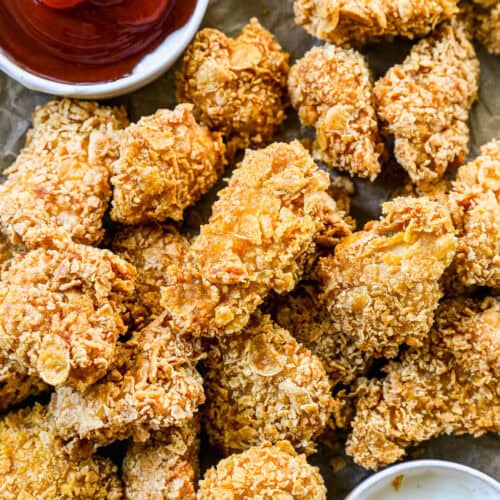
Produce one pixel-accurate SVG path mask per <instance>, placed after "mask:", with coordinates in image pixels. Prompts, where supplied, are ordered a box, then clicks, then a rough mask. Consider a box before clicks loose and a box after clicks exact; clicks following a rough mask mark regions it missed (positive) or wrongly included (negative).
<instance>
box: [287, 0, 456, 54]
mask: <svg viewBox="0 0 500 500" xmlns="http://www.w3.org/2000/svg"><path fill="white" fill-rule="evenodd" d="M457 3H458V0H296V1H295V4H294V11H295V21H296V22H297V24H301V25H302V26H304V28H305V29H306V30H307V31H308V32H309V33H311V35H313V36H315V37H317V38H320V39H321V40H326V41H328V42H331V43H335V44H337V45H346V44H351V45H353V46H357V47H359V46H362V45H364V44H366V43H368V42H376V41H380V40H381V39H387V40H392V39H393V38H394V37H396V36H403V37H406V38H410V39H413V38H415V37H421V36H424V35H427V34H428V33H430V32H431V31H433V30H434V28H435V27H436V26H437V25H438V24H439V23H440V22H442V21H444V20H445V19H450V18H451V17H452V16H453V15H455V14H456V13H457V12H458V8H457Z"/></svg>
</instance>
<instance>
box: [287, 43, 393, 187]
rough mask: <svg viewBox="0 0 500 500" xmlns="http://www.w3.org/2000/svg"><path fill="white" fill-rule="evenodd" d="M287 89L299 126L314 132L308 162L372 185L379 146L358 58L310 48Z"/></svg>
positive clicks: (331, 48) (369, 87)
mask: <svg viewBox="0 0 500 500" xmlns="http://www.w3.org/2000/svg"><path fill="white" fill-rule="evenodd" d="M288 89H289V94H290V99H291V101H292V105H293V106H294V108H296V109H297V111H298V113H299V117H300V121H301V123H302V124H303V125H305V126H311V127H314V128H315V129H316V140H315V142H314V145H313V156H314V158H315V159H316V160H320V161H323V162H325V163H326V164H327V165H328V166H329V167H335V168H338V169H339V170H343V171H345V172H348V173H350V174H351V175H358V176H360V177H367V178H369V179H370V180H374V179H375V177H376V176H377V174H378V173H379V172H380V170H381V158H380V157H381V155H382V153H383V152H384V142H383V141H382V140H381V138H380V136H379V133H378V122H377V116H376V114H375V101H374V96H373V82H372V78H371V74H370V70H369V68H368V64H367V62H366V60H365V59H364V57H363V56H362V55H361V54H360V53H359V52H356V51H355V50H353V49H343V48H341V47H337V46H335V45H324V46H322V47H314V48H313V49H311V50H310V51H309V52H308V53H307V54H306V55H305V56H304V57H303V58H302V59H300V60H299V61H297V62H296V63H295V65H294V66H293V67H292V68H291V70H290V75H289V78H288Z"/></svg>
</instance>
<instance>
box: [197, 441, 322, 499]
mask: <svg viewBox="0 0 500 500" xmlns="http://www.w3.org/2000/svg"><path fill="white" fill-rule="evenodd" d="M236 498H238V499H239V498H245V499H255V500H257V499H259V500H274V499H277V498H293V499H295V500H313V499H314V500H324V499H326V488H325V485H324V483H323V478H322V477H321V475H320V473H319V470H318V469H317V468H316V467H313V466H311V465H309V464H308V463H307V461H306V457H305V456H304V455H297V454H296V453H295V451H294V449H293V447H292V446H291V445H290V443H288V442H286V441H282V442H280V443H278V444H276V445H274V446H271V445H270V444H265V445H262V446H255V447H253V448H250V449H249V450H247V451H245V452H243V453H240V454H238V455H231V456H230V457H228V458H225V459H224V460H221V461H220V462H219V463H218V464H217V467H213V468H211V469H209V470H208V471H207V472H206V473H205V476H204V478H203V480H202V481H200V488H199V490H198V500H232V499H236Z"/></svg>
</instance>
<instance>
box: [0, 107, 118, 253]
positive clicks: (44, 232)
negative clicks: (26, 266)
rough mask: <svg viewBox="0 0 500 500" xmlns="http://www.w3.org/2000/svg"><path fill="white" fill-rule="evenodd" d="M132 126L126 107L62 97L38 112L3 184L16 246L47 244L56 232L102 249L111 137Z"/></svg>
mask: <svg viewBox="0 0 500 500" xmlns="http://www.w3.org/2000/svg"><path fill="white" fill-rule="evenodd" d="M127 124H128V120H127V116H126V114H125V111H124V110H122V109H121V108H109V107H104V106H99V105H98V104H97V103H94V102H87V101H75V100H70V99H62V100H57V101H52V102H49V103H48V104H47V105H45V106H42V107H39V108H37V109H36V111H35V113H34V115H33V128H32V129H31V130H30V131H29V132H28V135H27V138H26V145H25V147H24V148H23V150H22V151H21V152H20V154H19V156H18V157H17V159H16V161H15V162H14V164H13V165H12V166H11V167H10V168H9V169H7V170H6V171H5V172H4V173H5V174H8V177H7V180H6V182H5V183H4V184H2V185H0V221H1V225H2V229H3V231H4V232H5V234H6V235H7V237H8V238H9V240H10V241H11V243H12V244H14V245H21V246H26V247H28V248H34V247H36V246H39V245H48V244H50V241H51V239H52V238H53V237H57V236H56V235H57V234H63V233H68V234H69V235H70V236H71V237H72V238H73V240H74V241H76V242H78V243H84V244H87V245H97V244H98V243H100V241H101V240H102V238H103V236H104V229H103V227H102V218H103V216H104V213H105V212H106V210H107V208H108V204H109V200H110V198H111V186H110V182H109V177H110V176H109V165H110V163H111V161H112V160H113V159H114V158H115V154H116V149H114V148H112V147H108V146H107V145H108V142H109V140H108V139H109V137H108V136H110V135H113V134H114V133H116V131H117V130H119V129H122V128H124V127H126V126H127Z"/></svg>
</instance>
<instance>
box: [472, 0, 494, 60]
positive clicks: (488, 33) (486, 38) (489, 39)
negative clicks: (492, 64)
mask: <svg viewBox="0 0 500 500" xmlns="http://www.w3.org/2000/svg"><path fill="white" fill-rule="evenodd" d="M474 3H476V4H478V5H480V6H481V7H484V8H483V9H477V13H476V27H475V33H474V34H475V36H476V38H477V39H478V40H479V41H480V42H481V43H482V44H483V45H484V46H485V47H486V50H487V51H488V52H489V53H490V54H497V55H498V54H500V2H498V0H490V1H488V0H486V1H480V0H474Z"/></svg>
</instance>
